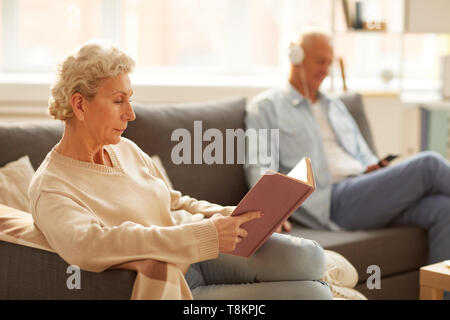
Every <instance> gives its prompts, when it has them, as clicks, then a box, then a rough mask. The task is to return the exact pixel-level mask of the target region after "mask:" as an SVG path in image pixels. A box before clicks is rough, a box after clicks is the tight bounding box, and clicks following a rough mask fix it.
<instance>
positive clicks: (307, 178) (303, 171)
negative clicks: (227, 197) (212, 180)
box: [229, 157, 316, 257]
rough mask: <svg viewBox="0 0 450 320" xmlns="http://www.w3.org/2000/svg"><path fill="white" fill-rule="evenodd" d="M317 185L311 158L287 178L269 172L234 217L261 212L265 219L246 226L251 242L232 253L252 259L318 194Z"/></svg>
mask: <svg viewBox="0 0 450 320" xmlns="http://www.w3.org/2000/svg"><path fill="white" fill-rule="evenodd" d="M315 188H316V183H315V180H314V174H313V171H312V167H311V161H310V159H309V158H307V157H305V158H303V159H302V160H301V161H300V162H299V163H297V165H296V166H295V167H294V168H293V169H292V170H291V171H290V172H289V173H288V174H287V175H284V174H281V173H278V172H275V171H271V170H268V171H267V172H266V173H265V174H264V175H263V176H262V177H261V178H260V179H259V180H258V182H257V183H256V184H255V185H254V186H253V188H251V189H250V191H249V192H248V193H247V194H246V195H245V197H244V198H243V199H242V200H241V201H240V202H239V204H238V205H237V207H236V209H235V210H234V211H233V213H232V214H231V215H233V216H236V215H240V214H242V213H245V212H248V211H261V212H262V213H263V214H264V216H263V217H261V218H259V219H254V220H251V221H248V222H246V223H243V224H242V225H241V227H242V228H244V229H245V230H247V231H248V236H247V238H245V239H243V240H242V241H241V242H240V243H238V244H237V245H236V249H235V250H234V251H232V252H229V253H230V254H232V255H237V256H242V257H250V256H251V255H252V254H253V253H254V252H255V251H256V250H257V249H258V248H259V247H260V246H261V245H262V244H263V243H264V242H265V241H266V240H267V239H268V238H269V237H270V235H271V234H272V233H273V232H274V231H275V230H276V229H277V227H278V226H279V225H280V224H281V223H282V222H283V221H284V220H286V219H287V218H288V217H289V216H290V215H291V214H292V213H293V212H294V211H295V210H296V209H297V208H298V207H299V206H300V205H301V204H302V203H303V202H304V201H305V200H306V199H307V198H308V197H309V195H310V194H311V193H312V192H313V191H314V190H315Z"/></svg>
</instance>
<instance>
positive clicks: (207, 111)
mask: <svg viewBox="0 0 450 320" xmlns="http://www.w3.org/2000/svg"><path fill="white" fill-rule="evenodd" d="M134 110H135V113H136V120H135V121H133V122H130V123H129V125H128V128H127V130H126V131H125V133H124V136H125V137H127V138H129V139H131V140H133V141H134V142H136V144H137V145H138V146H139V147H140V148H141V149H142V150H144V151H145V152H146V153H147V154H149V155H158V156H159V157H160V158H161V161H162V162H163V164H164V168H165V169H166V171H167V175H168V176H169V178H170V180H171V182H172V184H173V186H174V188H175V189H176V190H179V191H181V192H182V193H183V194H187V195H189V196H191V197H194V198H197V199H204V200H208V201H210V202H213V203H218V204H222V205H235V204H237V203H238V202H239V201H240V200H241V199H242V197H243V196H244V195H245V193H246V192H247V191H248V187H247V183H246V180H245V175H244V171H243V168H242V165H241V164H238V163H237V162H238V161H237V159H236V154H237V142H236V141H237V140H233V144H234V148H233V150H234V151H235V159H236V160H235V161H233V163H232V164H226V163H225V162H226V159H225V155H226V152H225V150H224V149H225V146H226V137H227V136H226V130H227V129H242V130H243V129H244V115H245V99H244V98H230V99H226V100H217V101H207V102H199V103H189V104H174V105H151V106H142V105H136V106H135V107H134ZM194 121H196V124H195V126H196V132H194ZM180 128H184V129H186V131H184V133H187V132H189V135H188V136H187V137H189V140H185V139H184V138H179V139H176V140H174V141H172V138H171V137H172V134H173V133H174V132H175V130H177V129H180ZM208 129H215V132H216V133H217V134H220V136H221V137H222V138H223V143H220V145H221V146H224V148H223V149H221V150H220V151H221V152H222V155H223V156H222V157H218V158H222V159H223V162H224V164H217V163H213V164H207V163H206V161H205V159H204V157H199V159H197V160H200V161H198V162H199V163H197V164H195V163H194V162H195V160H196V159H195V155H198V156H201V155H202V152H203V151H205V150H206V152H208V151H207V149H205V148H207V146H208V145H210V144H211V143H212V142H213V141H214V139H213V140H211V141H203V135H204V134H205V131H207V130H208ZM217 130H218V131H217ZM210 131H211V130H210ZM182 133H183V132H182ZM175 134H176V132H175ZM205 140H206V138H205ZM182 141H184V142H186V143H187V145H188V146H189V151H190V153H191V155H190V157H188V158H189V160H190V163H188V161H184V162H183V163H182V164H176V163H175V162H177V159H175V160H174V159H172V151H173V150H176V146H177V145H178V146H181V145H180V143H182ZM230 141H231V140H230ZM197 146H198V147H199V148H198V149H196V150H194V148H197ZM174 148H175V149H174ZM186 150H187V148H186ZM180 154H181V155H183V153H179V152H176V154H175V157H176V158H178V156H179V155H180ZM213 155H215V154H213Z"/></svg>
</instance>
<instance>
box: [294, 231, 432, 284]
mask: <svg viewBox="0 0 450 320" xmlns="http://www.w3.org/2000/svg"><path fill="white" fill-rule="evenodd" d="M291 234H294V235H297V236H300V237H303V238H307V239H312V240H315V241H317V242H318V243H319V244H320V245H321V246H322V247H324V248H325V249H328V250H333V251H336V252H339V253H340V254H342V255H343V256H344V257H345V258H347V259H348V260H349V261H350V262H351V263H352V264H353V265H354V267H355V268H356V270H357V271H358V275H359V282H363V281H365V280H366V279H367V278H368V277H369V276H370V274H368V273H367V267H368V266H370V265H377V266H379V267H380V271H381V276H382V277H385V276H389V275H395V274H399V273H403V272H407V271H412V270H417V269H418V268H419V267H421V266H423V265H426V262H427V252H428V249H427V234H426V232H425V231H424V230H422V229H419V228H417V227H391V228H384V229H377V230H359V231H327V230H311V229H307V228H303V227H300V226H298V225H297V224H295V223H293V228H292V231H291Z"/></svg>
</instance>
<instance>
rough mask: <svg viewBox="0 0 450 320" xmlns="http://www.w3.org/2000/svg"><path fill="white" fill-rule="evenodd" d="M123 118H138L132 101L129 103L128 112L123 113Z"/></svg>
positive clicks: (129, 119) (127, 119)
mask: <svg viewBox="0 0 450 320" xmlns="http://www.w3.org/2000/svg"><path fill="white" fill-rule="evenodd" d="M122 119H123V120H125V121H133V120H134V119H136V114H135V113H134V110H133V107H132V106H131V103H128V107H127V110H126V112H125V113H124V114H123V116H122Z"/></svg>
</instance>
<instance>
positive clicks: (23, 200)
mask: <svg viewBox="0 0 450 320" xmlns="http://www.w3.org/2000/svg"><path fill="white" fill-rule="evenodd" d="M33 175H34V168H33V166H32V165H31V162H30V159H29V158H28V156H23V157H21V158H19V159H18V160H16V161H12V162H10V163H8V164H7V165H5V166H4V167H2V168H0V203H1V204H4V205H7V206H9V207H13V208H16V209H19V210H22V211H26V212H29V202H30V199H29V198H28V186H29V185H30V182H31V178H32V177H33Z"/></svg>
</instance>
